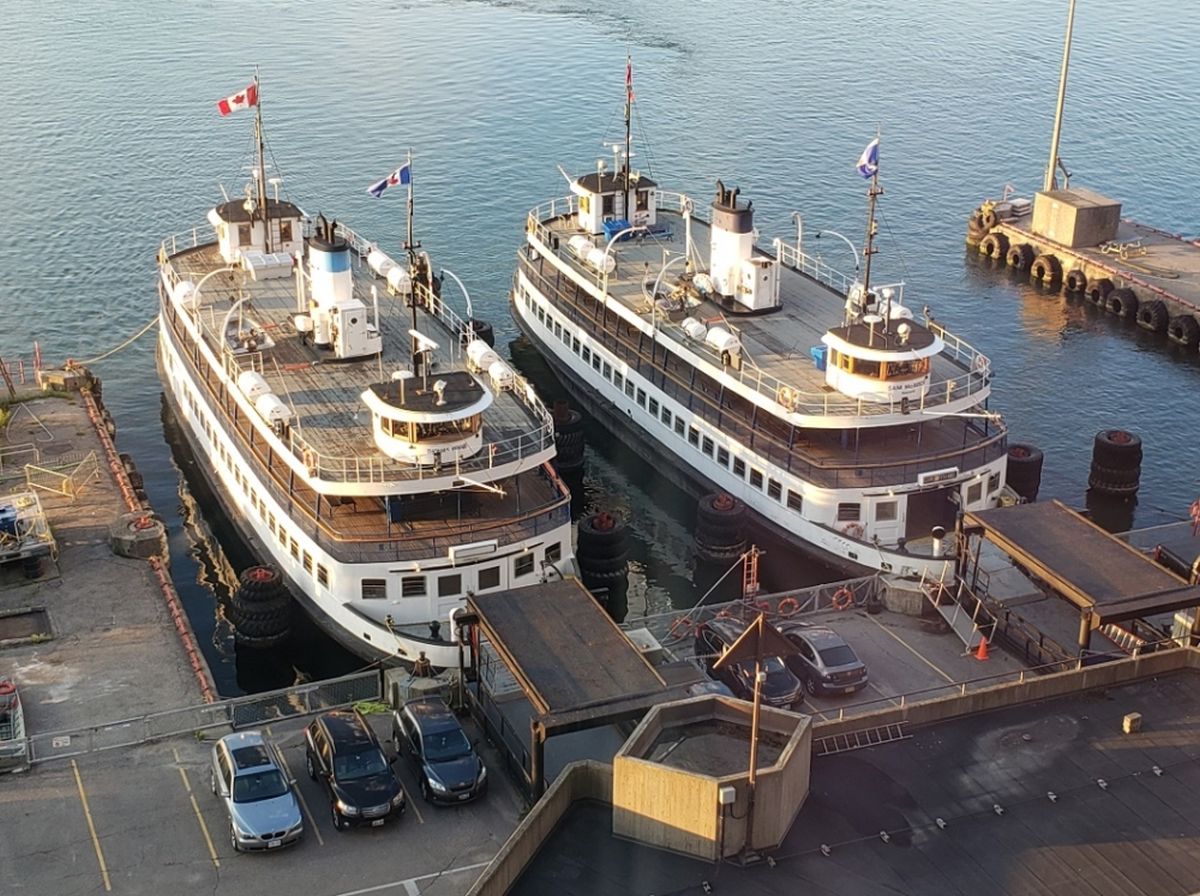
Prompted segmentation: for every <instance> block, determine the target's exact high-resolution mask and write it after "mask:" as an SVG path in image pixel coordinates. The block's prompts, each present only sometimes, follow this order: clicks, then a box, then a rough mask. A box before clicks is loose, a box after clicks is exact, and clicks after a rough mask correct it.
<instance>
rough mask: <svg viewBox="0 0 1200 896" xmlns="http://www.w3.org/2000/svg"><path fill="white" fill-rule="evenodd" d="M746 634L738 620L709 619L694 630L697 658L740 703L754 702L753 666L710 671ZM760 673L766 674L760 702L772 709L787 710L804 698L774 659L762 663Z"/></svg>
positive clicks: (744, 627) (780, 664) (736, 666)
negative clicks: (742, 701)
mask: <svg viewBox="0 0 1200 896" xmlns="http://www.w3.org/2000/svg"><path fill="white" fill-rule="evenodd" d="M745 630H746V623H745V622H742V621H741V620H740V619H722V618H720V617H718V618H716V619H710V620H708V621H707V622H704V623H702V624H701V625H700V627H699V628H697V629H696V656H697V657H698V658H699V659H700V660H701V661H702V662H703V663H704V669H705V671H707V672H708V674H709V675H711V676H713V677H714V678H716V679H717V680H718V681H721V682H724V683H725V684H726V685H727V686H728V687H729V689H730V690H731V691H733V693H734V694H735V695H736V696H738V697H741V698H742V699H743V700H753V699H754V663H753V662H749V663H736V664H734V665H732V666H728V667H726V668H724V669H718V670H714V669H713V663H715V662H716V661H717V659H718V658H719V657H720V656H721V654H722V653H723V652H724V651H725V649H726V648H727V647H729V646H730V645H731V644H732V643H733V642H734V641H736V640H737V639H738V637H739V636H740V635H741V634H742V632H744V631H745ZM762 668H763V671H764V672H766V673H767V678H766V681H764V682H763V686H762V701H763V703H767V704H769V705H771V706H782V707H788V706H791V705H792V704H793V703H795V702H796V701H797V700H799V699H800V698H801V696H803V694H802V691H803V687H802V686H801V684H800V681H799V679H797V678H796V676H795V675H793V674H792V672H791V670H789V669H788V667H787V666H786V665H785V664H784V662H783V660H781V659H780V658H779V657H777V656H769V657H766V658H765V659H764V660H763V664H762Z"/></svg>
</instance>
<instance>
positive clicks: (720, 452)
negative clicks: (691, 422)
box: [717, 448, 729, 470]
mask: <svg viewBox="0 0 1200 896" xmlns="http://www.w3.org/2000/svg"><path fill="white" fill-rule="evenodd" d="M717 463H719V464H720V465H721V466H723V467H724V468H725V469H726V470H728V469H729V449H728V448H718V449H717Z"/></svg>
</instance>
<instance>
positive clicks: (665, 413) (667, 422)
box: [662, 408, 671, 426]
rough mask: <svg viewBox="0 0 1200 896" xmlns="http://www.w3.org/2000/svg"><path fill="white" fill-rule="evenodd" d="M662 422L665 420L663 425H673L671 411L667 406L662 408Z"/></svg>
mask: <svg viewBox="0 0 1200 896" xmlns="http://www.w3.org/2000/svg"><path fill="white" fill-rule="evenodd" d="M662 422H663V425H665V426H670V425H671V412H670V411H668V410H667V409H666V408H663V409H662Z"/></svg>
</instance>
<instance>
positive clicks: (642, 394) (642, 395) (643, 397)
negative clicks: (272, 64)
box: [637, 389, 646, 407]
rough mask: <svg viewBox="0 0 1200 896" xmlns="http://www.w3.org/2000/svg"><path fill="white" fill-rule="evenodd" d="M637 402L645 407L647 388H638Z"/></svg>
mask: <svg viewBox="0 0 1200 896" xmlns="http://www.w3.org/2000/svg"><path fill="white" fill-rule="evenodd" d="M637 403H638V404H639V405H640V406H641V407H645V406H646V390H645V389H638V390H637Z"/></svg>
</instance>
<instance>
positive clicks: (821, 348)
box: [808, 345, 829, 370]
mask: <svg viewBox="0 0 1200 896" xmlns="http://www.w3.org/2000/svg"><path fill="white" fill-rule="evenodd" d="M828 349H829V346H827V345H814V346H813V347H812V348H810V349H809V350H808V353H809V354H810V355H812V359H813V364H815V365H816V367H817V370H824V369H825V353H826V352H827V351H828Z"/></svg>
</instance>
